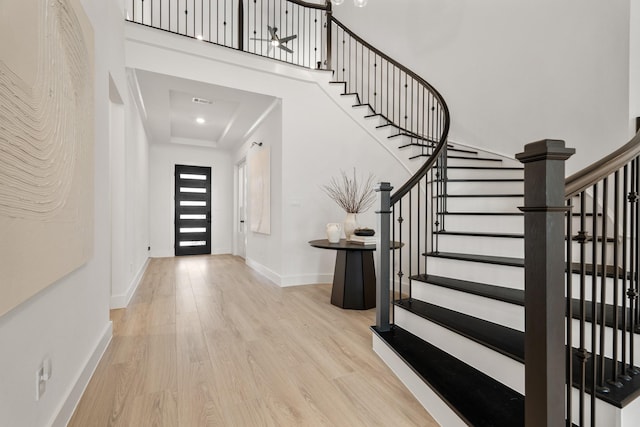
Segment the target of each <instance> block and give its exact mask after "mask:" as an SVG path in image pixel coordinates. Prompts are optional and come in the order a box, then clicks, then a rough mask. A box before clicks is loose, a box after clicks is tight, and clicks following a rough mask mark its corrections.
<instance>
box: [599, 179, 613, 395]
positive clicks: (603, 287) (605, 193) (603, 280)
mask: <svg viewBox="0 0 640 427" xmlns="http://www.w3.org/2000/svg"><path fill="white" fill-rule="evenodd" d="M608 198H609V178H604V180H603V181H602V220H601V221H602V240H601V241H600V244H601V249H600V255H601V261H602V274H601V275H600V359H599V361H600V378H599V380H598V381H599V382H600V388H601V391H602V390H607V391H606V392H608V391H609V390H610V389H609V387H607V386H606V380H605V361H606V359H605V328H606V326H607V325H606V317H605V315H606V312H605V309H606V306H607V220H608V215H607V212H608V207H609V205H608V203H609V200H608ZM595 244H596V242H595V241H594V245H595ZM614 274H616V272H614ZM615 331H616V330H615V326H614V333H615Z"/></svg>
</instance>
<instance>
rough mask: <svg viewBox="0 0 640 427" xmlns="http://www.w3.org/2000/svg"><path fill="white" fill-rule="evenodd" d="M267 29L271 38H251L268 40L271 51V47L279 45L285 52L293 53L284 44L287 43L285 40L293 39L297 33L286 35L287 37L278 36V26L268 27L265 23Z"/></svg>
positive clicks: (253, 38)
mask: <svg viewBox="0 0 640 427" xmlns="http://www.w3.org/2000/svg"><path fill="white" fill-rule="evenodd" d="M267 29H268V30H269V35H270V36H271V38H268V39H258V38H255V37H252V38H251V40H258V41H263V42H269V52H271V49H272V48H274V47H279V48H280V49H282V50H284V51H285V52H289V53H293V50H291V49H289V48H288V47H287V46H285V45H284V44H285V43H287V42H290V41H291V40H293V39H295V38H296V37H298V36H297V35H295V34H294V35H292V36H287V37H282V38H280V37H278V28H276V27H270V26H268V25H267Z"/></svg>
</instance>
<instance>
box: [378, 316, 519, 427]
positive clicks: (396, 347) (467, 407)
mask: <svg viewBox="0 0 640 427" xmlns="http://www.w3.org/2000/svg"><path fill="white" fill-rule="evenodd" d="M372 329H373V331H374V333H375V334H377V335H378V336H379V337H380V338H381V339H382V340H384V341H385V342H386V343H387V344H388V345H389V347H391V348H392V349H393V351H394V352H395V353H396V354H397V355H398V356H399V357H400V358H402V359H403V360H404V361H405V362H406V363H407V364H408V365H409V366H410V367H411V368H412V369H413V371H414V372H415V373H416V374H417V375H418V376H420V377H421V378H422V380H423V381H424V382H425V383H426V384H427V385H429V387H431V389H432V390H433V391H434V392H435V393H436V394H438V395H439V396H440V397H441V398H442V399H443V400H444V402H446V403H447V405H449V406H450V407H451V409H452V410H453V411H454V412H456V413H457V414H458V415H459V416H460V417H461V418H462V419H463V420H464V421H465V422H466V423H467V424H468V425H472V426H476V427H518V426H524V397H523V396H522V395H521V394H519V393H517V392H515V391H513V390H512V389H510V388H509V387H507V386H505V385H504V384H502V383H500V382H498V381H496V380H494V379H493V378H491V377H489V376H488V375H485V374H483V373H482V372H480V371H478V370H477V369H474V368H472V367H471V366H469V365H467V364H466V363H464V362H462V361H460V360H458V359H456V358H455V357H453V356H451V355H449V354H447V353H445V352H444V351H442V350H440V349H438V348H436V347H434V346H433V345H431V344H429V343H427V342H425V341H423V340H422V339H420V338H418V337H416V336H415V335H413V334H411V333H409V332H407V331H405V330H404V329H402V328H400V327H399V326H393V327H392V328H391V330H390V331H385V332H383V331H379V330H377V329H376V328H375V327H373V328H372ZM470 384H473V387H470V386H469V385H470Z"/></svg>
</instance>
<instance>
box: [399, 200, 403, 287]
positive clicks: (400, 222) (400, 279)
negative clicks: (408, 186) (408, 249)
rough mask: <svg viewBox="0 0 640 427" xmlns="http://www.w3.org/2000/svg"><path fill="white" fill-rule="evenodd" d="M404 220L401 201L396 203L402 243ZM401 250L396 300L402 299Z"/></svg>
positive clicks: (400, 251) (400, 252)
mask: <svg viewBox="0 0 640 427" xmlns="http://www.w3.org/2000/svg"><path fill="white" fill-rule="evenodd" d="M403 222H404V218H403V217H402V199H400V201H399V202H398V240H400V241H402V239H403V236H402V223H403ZM402 253H403V251H402V248H400V249H398V299H402V276H403V275H404V273H403V272H402Z"/></svg>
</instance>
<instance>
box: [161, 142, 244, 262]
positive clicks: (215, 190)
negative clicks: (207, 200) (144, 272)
mask: <svg viewBox="0 0 640 427" xmlns="http://www.w3.org/2000/svg"><path fill="white" fill-rule="evenodd" d="M176 164H179V165H192V166H210V167H211V253H214V254H224V253H231V250H232V231H233V230H232V229H233V226H232V217H233V163H232V160H231V153H230V152H229V151H226V150H220V149H214V148H203V147H193V146H187V145H184V146H183V145H178V144H156V143H152V144H151V145H150V147H149V168H150V178H149V179H150V186H149V228H150V242H151V256H152V257H170V256H174V254H175V252H174V248H173V243H174V228H173V216H174V205H173V196H174V192H175V189H174V185H175V182H174V170H175V165H176Z"/></svg>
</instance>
